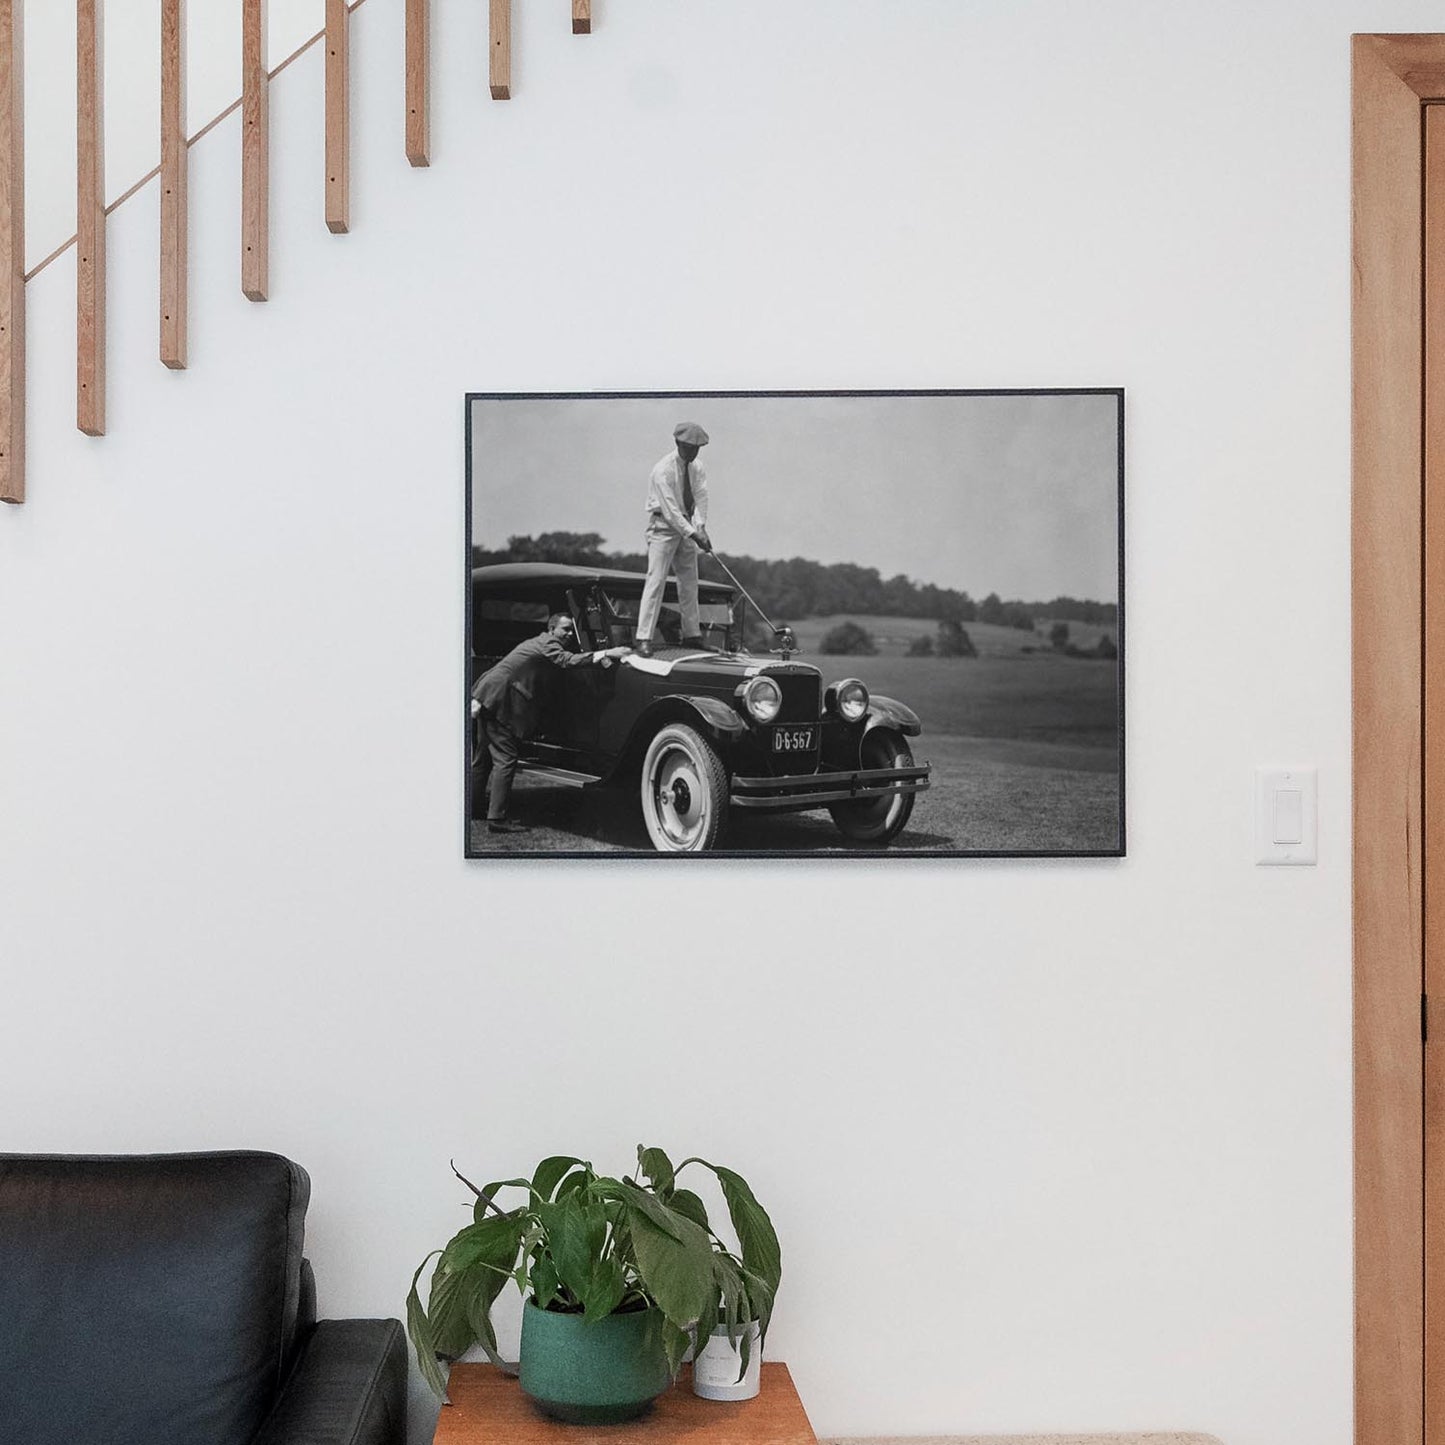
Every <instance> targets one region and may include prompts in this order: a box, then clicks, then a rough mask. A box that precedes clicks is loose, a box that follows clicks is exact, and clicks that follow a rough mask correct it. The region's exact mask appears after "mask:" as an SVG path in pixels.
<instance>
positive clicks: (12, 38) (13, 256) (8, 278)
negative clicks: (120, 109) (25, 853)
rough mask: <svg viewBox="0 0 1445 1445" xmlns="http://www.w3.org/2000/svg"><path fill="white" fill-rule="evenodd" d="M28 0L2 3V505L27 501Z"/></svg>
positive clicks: (0, 410)
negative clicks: (24, 23) (24, 34)
mask: <svg viewBox="0 0 1445 1445" xmlns="http://www.w3.org/2000/svg"><path fill="white" fill-rule="evenodd" d="M23 6H24V0H0V501H5V502H16V503H19V502H23V501H24V500H25V55H24V51H25V46H24V44H23V41H22V39H21V11H22V9H23Z"/></svg>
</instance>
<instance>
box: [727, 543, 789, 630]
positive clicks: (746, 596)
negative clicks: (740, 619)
mask: <svg viewBox="0 0 1445 1445" xmlns="http://www.w3.org/2000/svg"><path fill="white" fill-rule="evenodd" d="M708 555H709V556H710V557H712V559H713V561H715V562H716V563H717V564H718V566H719V567H721V568H722V569H723V571H724V572H725V573H726V574H727V579H728V581H729V582H731V583H732V584H733V586H734V587H736V588H737V589H738V591H739V592H741V593H742V594H743V598H744V600H745V601H747V602H751V603H752V607H753V611H754V612H756V613H757V614H758V616H759V617H761V618H762V619H763V622H764V624H765V625H766V626H767V627H769V628H770V629H771V630H772V633H773V636H774V637H778V638H781V639H782V642H783V646H784V648H785V649H786V650H787V651H789V652H796V651H797V650H798V639H797V638H796V637H794V636H793V629H792V628H791V627H779V626H777V625H776V624H775V623H774V622H773V620H772V618H770V617H769V616H768V614H767V613H766V612H764V611H763V609H762V608H761V607H759V606H758V604H757V602H756V601H754V599H753V596H752V594H751V593H750V592H749V591H748V589H747V588H746V587H744V586H743V584H742V583H741V582H739V581H738V579H737V578H736V577H734V576H733V571H732V568H731V567H729V566H728V564H727V563H726V562H724V561H723V559H722V557H721V556H720V555H719V553H718V550H717V548H716V547H714V548H713V550H712V551H711V552H710V553H709V554H708Z"/></svg>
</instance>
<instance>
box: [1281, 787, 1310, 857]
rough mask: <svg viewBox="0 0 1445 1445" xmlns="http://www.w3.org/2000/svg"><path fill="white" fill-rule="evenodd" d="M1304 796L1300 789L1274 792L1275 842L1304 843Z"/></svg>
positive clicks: (1285, 789)
mask: <svg viewBox="0 0 1445 1445" xmlns="http://www.w3.org/2000/svg"><path fill="white" fill-rule="evenodd" d="M1303 797H1304V795H1303V794H1302V793H1301V792H1300V790H1299V789H1298V788H1276V789H1275V791H1274V841H1275V842H1276V843H1288V844H1295V843H1303V842H1304V840H1305V835H1304V826H1305V810H1304V803H1303V802H1302V799H1303Z"/></svg>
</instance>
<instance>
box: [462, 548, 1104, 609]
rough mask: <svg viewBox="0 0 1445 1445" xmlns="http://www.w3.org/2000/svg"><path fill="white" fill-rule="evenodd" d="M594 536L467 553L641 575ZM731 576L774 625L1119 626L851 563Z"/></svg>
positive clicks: (719, 578)
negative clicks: (837, 618)
mask: <svg viewBox="0 0 1445 1445" xmlns="http://www.w3.org/2000/svg"><path fill="white" fill-rule="evenodd" d="M603 547H604V539H603V537H602V535H601V534H600V533H598V532H543V533H541V534H540V535H538V536H536V537H527V536H516V537H508V538H507V545H506V547H504V548H502V549H501V550H489V549H487V548H485V547H473V548H472V565H473V566H474V567H484V566H488V565H490V564H492V563H495V562H554V563H566V564H569V565H571V566H576V567H615V568H617V569H619V570H620V571H624V572H645V571H646V570H647V555H646V553H643V552H608V551H604V550H603ZM728 566H729V567H730V568H731V569H732V572H733V575H734V576H735V577H736V578H737V579H738V581H739V582H741V583H742V584H743V586H744V587H746V588H747V590H748V591H749V593H751V594H752V596H753V597H754V598H755V599H756V600H757V603H758V605H759V606H760V607H761V608H762V609H763V611H765V612H766V613H767V614H768V615H769V616H770V617H772V618H774V619H775V620H777V621H780V622H781V621H786V620H792V621H796V620H797V619H798V618H800V617H830V616H833V615H834V614H836V613H840V612H853V613H863V614H868V613H873V614H876V615H879V616H887V617H925V618H933V619H936V620H938V621H940V622H944V621H948V622H988V623H993V624H994V625H996V626H1000V627H1017V628H1019V629H1021V630H1022V631H1026V632H1031V631H1033V626H1034V619H1035V618H1036V617H1048V618H1060V619H1064V620H1067V621H1070V622H1087V623H1092V624H1094V625H1107V624H1111V623H1114V622H1116V621H1117V620H1118V607H1117V606H1116V605H1115V604H1114V603H1112V602H1092V601H1089V600H1088V599H1085V598H1078V597H1055V598H1052V599H1051V600H1049V601H1046V602H1044V601H1039V602H1025V601H1021V600H1018V599H1014V600H1012V601H1005V600H1004V599H1003V598H1001V597H1000V596H999V595H998V594H997V593H996V592H991V593H989V595H988V596H987V597H985V598H983V599H982V600H979V601H975V600H974V598H972V597H970V596H969V594H968V593H967V592H964V591H959V590H957V589H955V588H952V587H936V586H934V585H933V584H932V583H931V582H926V583H919V582H915V581H913V580H912V578H910V577H906V576H904V575H903V574H902V573H901V572H900V573H899V574H898V575H897V576H896V577H888V578H885V577H884V576H883V575H882V574H881V573H880V572H879V571H878V569H877V568H876V567H860V566H858V565H857V564H856V563H853V562H833V563H827V564H825V563H822V562H813V561H810V560H809V559H808V558H806V557H789V558H786V559H765V558H759V557H735V556H733V555H732V554H731V553H729V555H728ZM699 571H700V573H701V574H702V576H703V577H704V578H706V579H708V580H710V581H716V582H726V581H727V578H726V577H725V576H724V574H723V572H722V569H721V568H720V567H718V565H717V564H716V562H714V561H713V559H712V558H711V557H707V556H704V557H703V558H702V559H701V565H700V567H699Z"/></svg>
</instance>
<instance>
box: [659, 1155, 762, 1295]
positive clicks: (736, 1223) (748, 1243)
mask: <svg viewBox="0 0 1445 1445" xmlns="http://www.w3.org/2000/svg"><path fill="white" fill-rule="evenodd" d="M685 1162H686V1163H689V1164H691V1163H694V1162H696V1163H698V1164H701V1165H703V1166H704V1167H705V1168H707V1169H711V1170H712V1172H713V1173H714V1174H715V1175H717V1181H718V1183H719V1184H720V1185H721V1186H722V1192H723V1198H724V1199H725V1200H726V1201H727V1206H728V1216H729V1218H730V1219H731V1220H732V1222H733V1229H734V1230H735V1231H736V1233H737V1236H738V1243H739V1244H740V1245H741V1246H742V1254H743V1264H744V1265H745V1266H746V1267H747V1268H748V1269H750V1270H751V1271H752V1272H753V1273H754V1274H756V1275H758V1276H759V1277H760V1278H762V1279H764V1280H766V1281H767V1282H768V1286H769V1288H770V1289H771V1291H772V1292H773V1293H774V1294H776V1293H777V1289H778V1285H779V1283H780V1282H781V1281H782V1277H783V1253H782V1249H781V1248H780V1247H779V1245H778V1236H777V1232H776V1231H775V1230H774V1229H773V1221H772V1220H771V1219H769V1218H768V1211H767V1210H766V1209H764V1208H763V1206H762V1205H761V1204H759V1203H758V1201H757V1197H756V1196H755V1195H754V1194H753V1191H752V1189H751V1187H750V1186H749V1184H748V1181H747V1180H746V1179H744V1178H743V1176H742V1175H741V1174H738V1173H737V1172H735V1171H734V1170H732V1169H724V1168H723V1167H722V1166H721V1165H718V1164H709V1163H708V1162H707V1160H706V1159H698V1160H695V1161H694V1160H691V1159H689V1160H686V1161H685ZM679 1168H681V1166H679Z"/></svg>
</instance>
